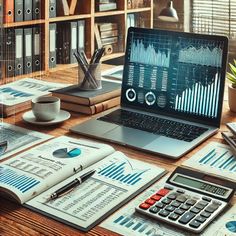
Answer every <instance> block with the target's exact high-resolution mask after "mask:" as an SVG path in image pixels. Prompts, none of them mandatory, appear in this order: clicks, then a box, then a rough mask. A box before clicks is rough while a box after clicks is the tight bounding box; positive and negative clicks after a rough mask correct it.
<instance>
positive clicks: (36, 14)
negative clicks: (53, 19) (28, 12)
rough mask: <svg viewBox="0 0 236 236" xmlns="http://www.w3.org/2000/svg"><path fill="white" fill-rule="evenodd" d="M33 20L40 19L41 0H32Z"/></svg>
mask: <svg viewBox="0 0 236 236" xmlns="http://www.w3.org/2000/svg"><path fill="white" fill-rule="evenodd" d="M32 14H33V17H32V18H33V20H38V19H41V0H33V2H32Z"/></svg>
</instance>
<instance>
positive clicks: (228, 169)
mask: <svg viewBox="0 0 236 236" xmlns="http://www.w3.org/2000/svg"><path fill="white" fill-rule="evenodd" d="M183 165H184V166H187V167H190V168H194V169H199V170H202V171H204V172H208V173H212V174H215V175H217V176H221V177H224V178H229V179H231V180H232V181H235V180H236V157H235V156H234V154H233V153H232V152H231V149H230V147H229V146H228V145H224V144H220V143H216V142H211V143H209V144H208V145H206V146H205V147H204V148H203V149H201V150H200V151H199V152H197V153H196V154H195V155H194V156H192V157H191V158H189V159H188V160H187V161H185V162H184V163H183Z"/></svg>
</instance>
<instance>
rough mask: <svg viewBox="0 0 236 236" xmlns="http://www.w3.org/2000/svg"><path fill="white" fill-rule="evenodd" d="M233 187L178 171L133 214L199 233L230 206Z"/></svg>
mask: <svg viewBox="0 0 236 236" xmlns="http://www.w3.org/2000/svg"><path fill="white" fill-rule="evenodd" d="M234 191H235V183H233V182H230V181H228V180H225V179H220V178H218V177H215V176H211V175H208V174H204V173H201V172H197V171H195V170H190V169H187V168H183V167H178V168H176V169H175V171H174V172H173V173H172V174H171V176H170V177H169V178H168V180H167V181H166V184H165V185H164V186H163V188H160V189H157V191H156V192H155V194H153V195H151V196H150V197H149V198H148V199H146V200H145V201H144V202H142V203H140V205H139V206H137V207H136V208H135V210H136V211H137V212H139V213H141V214H144V215H146V216H148V217H151V218H153V219H156V220H157V221H164V222H166V223H168V224H171V225H173V226H175V227H179V228H182V229H185V230H188V231H191V232H194V233H200V232H202V230H203V229H204V228H205V227H206V226H207V225H208V224H209V223H210V222H211V221H212V220H213V219H214V218H215V217H216V216H217V215H219V213H221V212H222V211H223V210H224V209H225V208H226V207H227V206H228V204H229V203H230V201H231V199H232V198H233V195H234Z"/></svg>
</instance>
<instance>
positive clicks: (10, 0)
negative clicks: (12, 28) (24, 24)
mask: <svg viewBox="0 0 236 236" xmlns="http://www.w3.org/2000/svg"><path fill="white" fill-rule="evenodd" d="M3 21H4V23H12V22H14V0H5V1H4V5H3Z"/></svg>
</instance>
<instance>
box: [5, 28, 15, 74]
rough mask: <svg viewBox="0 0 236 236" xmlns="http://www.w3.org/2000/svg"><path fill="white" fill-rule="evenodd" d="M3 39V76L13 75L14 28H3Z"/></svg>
mask: <svg viewBox="0 0 236 236" xmlns="http://www.w3.org/2000/svg"><path fill="white" fill-rule="evenodd" d="M4 34H5V40H4V52H5V56H4V60H5V70H4V71H5V75H4V77H7V78H8V77H13V76H14V74H15V73H14V69H15V43H14V41H15V40H14V37H15V30H14V29H12V28H8V29H5V32H4Z"/></svg>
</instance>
